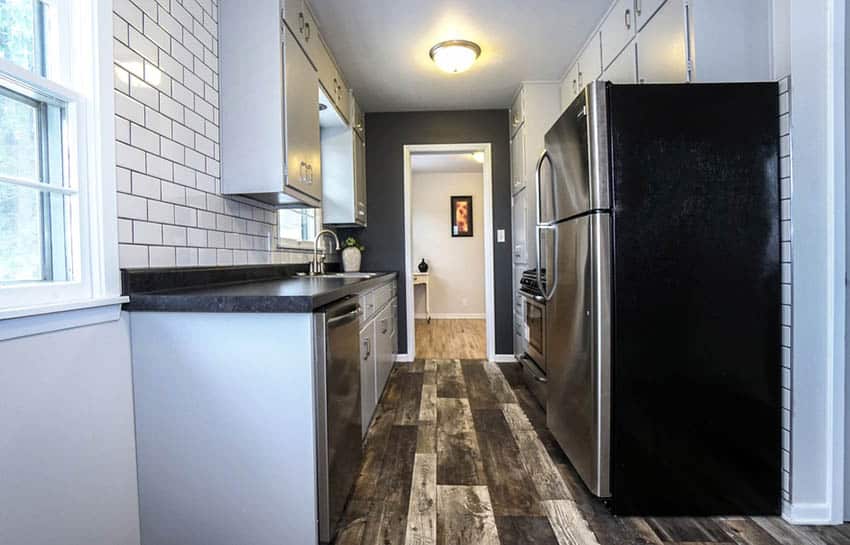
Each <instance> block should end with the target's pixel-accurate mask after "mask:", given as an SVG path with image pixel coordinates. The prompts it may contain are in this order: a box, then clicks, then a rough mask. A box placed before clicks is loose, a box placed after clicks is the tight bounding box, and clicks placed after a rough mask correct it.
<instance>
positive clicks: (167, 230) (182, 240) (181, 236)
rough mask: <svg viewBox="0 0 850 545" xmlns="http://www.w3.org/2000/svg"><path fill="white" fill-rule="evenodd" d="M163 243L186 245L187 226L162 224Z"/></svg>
mask: <svg viewBox="0 0 850 545" xmlns="http://www.w3.org/2000/svg"><path fill="white" fill-rule="evenodd" d="M162 243H163V244H166V245H169V246H185V245H186V228H185V227H177V226H176V225H163V226H162Z"/></svg>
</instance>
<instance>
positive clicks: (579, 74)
mask: <svg viewBox="0 0 850 545" xmlns="http://www.w3.org/2000/svg"><path fill="white" fill-rule="evenodd" d="M583 75H584V74H582V73H581V72H579V73H578V86H579V87H581V86H582V83H583V82H582V76H583Z"/></svg>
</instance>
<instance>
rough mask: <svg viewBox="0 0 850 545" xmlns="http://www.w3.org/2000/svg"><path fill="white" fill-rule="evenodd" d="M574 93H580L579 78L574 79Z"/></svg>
mask: <svg viewBox="0 0 850 545" xmlns="http://www.w3.org/2000/svg"><path fill="white" fill-rule="evenodd" d="M573 93H574V94H577V93H578V80H573Z"/></svg>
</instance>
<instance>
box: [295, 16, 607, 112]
mask: <svg viewBox="0 0 850 545" xmlns="http://www.w3.org/2000/svg"><path fill="white" fill-rule="evenodd" d="M309 3H310V6H311V7H312V8H313V11H314V12H315V15H316V18H317V19H318V22H319V26H320V27H321V30H322V34H323V36H324V37H325V40H326V41H327V42H328V45H329V46H330V48H331V50H332V51H333V54H334V56H335V57H336V60H337V62H338V63H339V65H340V68H341V69H342V72H343V74H344V75H345V78H346V79H347V80H348V84H349V86H350V87H351V88H352V89H354V93H355V95H356V96H357V100H358V102H359V103H360V105H361V107H362V108H363V109H364V110H365V111H367V112H390V111H404V110H461V109H486V108H506V107H508V106H509V105H510V101H511V97H512V96H513V94H514V92H515V91H516V89H517V87H518V86H519V83H520V82H521V81H530V80H557V79H560V77H561V76H562V75H563V73H564V71H565V70H566V68H567V64H568V63H569V62H570V61H571V60H572V59H573V57H575V55H576V53H578V51H579V48H580V47H581V46H582V44H583V43H584V42H585V40H586V39H587V37H588V34H589V32H590V31H591V30H593V27H594V26H595V24H596V23H597V22H598V21H599V19H600V18H601V17H602V15H603V13H604V12H605V10H606V8H607V7H608V5H609V4H610V0H452V1H449V0H360V1H354V0H310V2H309ZM450 39H464V40H472V41H474V42H476V43H478V44H479V45H480V46H481V49H482V52H481V57H480V58H479V59H478V61H477V62H476V63H475V64H474V65H473V67H472V68H471V69H470V70H469V71H468V72H464V73H462V74H446V73H445V72H442V71H440V70H439V69H438V68H437V67H436V66H435V65H434V63H433V62H432V61H431V58H430V57H429V56H428V51H429V50H430V49H431V46H433V45H434V44H435V43H437V42H440V41H443V40H450Z"/></svg>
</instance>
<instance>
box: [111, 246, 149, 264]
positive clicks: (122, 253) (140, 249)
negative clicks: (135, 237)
mask: <svg viewBox="0 0 850 545" xmlns="http://www.w3.org/2000/svg"><path fill="white" fill-rule="evenodd" d="M118 260H119V262H120V263H121V267H124V268H129V267H147V266H148V247H147V246H138V245H135V244H119V245H118Z"/></svg>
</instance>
